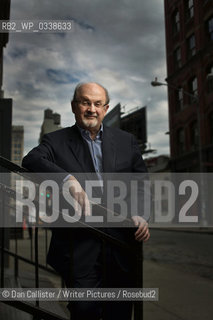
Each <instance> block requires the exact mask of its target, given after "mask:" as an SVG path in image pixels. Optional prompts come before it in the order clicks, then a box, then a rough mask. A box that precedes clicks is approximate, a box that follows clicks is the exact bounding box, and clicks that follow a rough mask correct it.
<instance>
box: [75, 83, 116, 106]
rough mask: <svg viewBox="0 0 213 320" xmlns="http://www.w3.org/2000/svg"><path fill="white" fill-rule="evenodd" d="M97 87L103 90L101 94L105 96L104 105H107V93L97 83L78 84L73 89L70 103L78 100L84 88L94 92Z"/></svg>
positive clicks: (108, 99)
mask: <svg viewBox="0 0 213 320" xmlns="http://www.w3.org/2000/svg"><path fill="white" fill-rule="evenodd" d="M97 87H99V88H101V89H103V92H104V94H105V104H109V101H110V98H109V93H108V91H107V89H106V88H104V87H103V86H102V85H101V84H99V83H97V82H82V83H79V84H78V85H77V86H76V88H75V91H74V94H73V99H72V102H75V101H76V100H78V97H79V96H80V95H81V92H82V90H83V89H84V88H87V89H89V90H90V91H91V92H92V91H94V90H96V88H97Z"/></svg>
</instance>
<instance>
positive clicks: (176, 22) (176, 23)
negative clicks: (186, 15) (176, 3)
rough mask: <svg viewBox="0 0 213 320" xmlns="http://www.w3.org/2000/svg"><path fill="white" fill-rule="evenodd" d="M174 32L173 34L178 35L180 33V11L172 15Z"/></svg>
mask: <svg viewBox="0 0 213 320" xmlns="http://www.w3.org/2000/svg"><path fill="white" fill-rule="evenodd" d="M172 31H173V34H176V33H178V32H179V31H180V14H179V11H178V10H175V12H174V13H173V15H172Z"/></svg>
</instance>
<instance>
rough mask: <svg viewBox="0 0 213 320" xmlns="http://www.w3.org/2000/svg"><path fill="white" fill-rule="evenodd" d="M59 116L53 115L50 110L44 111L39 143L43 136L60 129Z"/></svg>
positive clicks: (57, 114)
mask: <svg viewBox="0 0 213 320" xmlns="http://www.w3.org/2000/svg"><path fill="white" fill-rule="evenodd" d="M61 128H62V127H61V116H60V114H59V113H53V111H52V110H51V109H46V110H44V120H43V123H42V126H41V132H40V138H39V142H41V140H42V137H43V135H44V134H46V133H49V132H53V131H56V130H59V129H61Z"/></svg>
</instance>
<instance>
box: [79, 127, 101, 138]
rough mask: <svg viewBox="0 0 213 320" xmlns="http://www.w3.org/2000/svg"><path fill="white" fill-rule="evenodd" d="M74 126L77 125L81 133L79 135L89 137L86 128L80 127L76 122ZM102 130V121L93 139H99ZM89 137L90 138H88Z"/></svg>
mask: <svg viewBox="0 0 213 320" xmlns="http://www.w3.org/2000/svg"><path fill="white" fill-rule="evenodd" d="M76 126H77V128H78V130H79V131H80V134H81V136H82V137H83V138H90V132H89V130H86V129H83V128H81V127H80V126H79V125H78V124H77V123H76ZM103 130H104V126H103V123H101V127H100V130H99V131H98V133H97V135H96V138H95V139H99V140H101V139H102V135H103ZM90 139H91V138H90Z"/></svg>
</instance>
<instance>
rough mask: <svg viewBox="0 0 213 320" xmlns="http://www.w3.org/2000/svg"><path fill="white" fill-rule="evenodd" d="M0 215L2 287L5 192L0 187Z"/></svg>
mask: <svg viewBox="0 0 213 320" xmlns="http://www.w3.org/2000/svg"><path fill="white" fill-rule="evenodd" d="M0 194H1V217H0V221H1V223H2V227H1V228H0V232H1V288H4V255H5V253H4V245H5V232H4V213H5V194H4V190H2V188H1V193H0Z"/></svg>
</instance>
